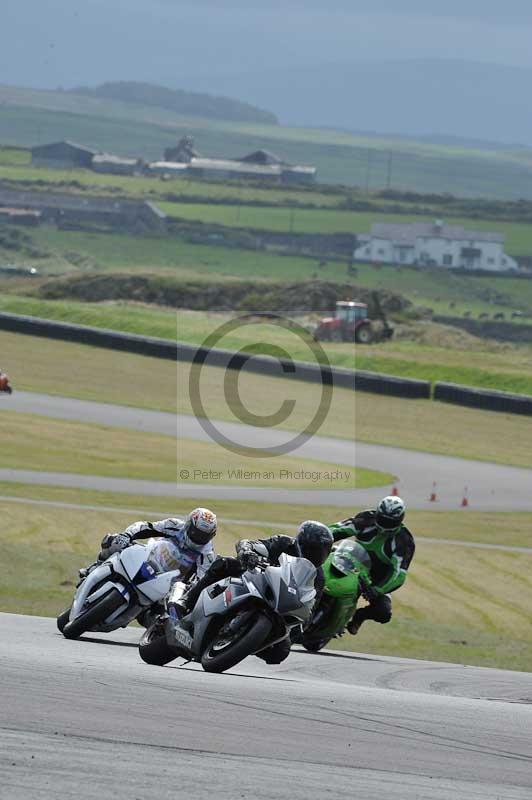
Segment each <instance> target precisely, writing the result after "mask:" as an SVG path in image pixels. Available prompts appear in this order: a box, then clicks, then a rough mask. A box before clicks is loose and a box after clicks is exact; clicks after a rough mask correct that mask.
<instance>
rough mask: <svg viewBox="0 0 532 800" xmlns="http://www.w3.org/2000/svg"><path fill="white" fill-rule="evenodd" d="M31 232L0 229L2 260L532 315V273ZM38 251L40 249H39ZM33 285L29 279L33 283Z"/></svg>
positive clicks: (56, 270)
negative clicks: (19, 238) (370, 294)
mask: <svg viewBox="0 0 532 800" xmlns="http://www.w3.org/2000/svg"><path fill="white" fill-rule="evenodd" d="M214 208H216V207H214ZM222 208H223V207H222ZM232 210H234V207H233V209H232ZM270 210H272V209H270ZM297 213H301V212H299V211H298V212H297ZM323 213H325V212H323ZM522 227H526V226H522ZM4 230H7V231H12V230H13V228H12V227H11V228H6V229H4ZM529 230H530V231H532V226H529ZM0 233H1V231H0ZM24 236H27V237H28V242H27V244H24V243H21V244H20V245H19V249H13V248H11V249H7V248H6V247H5V246H4V247H2V243H1V236H0V260H5V261H6V262H7V263H22V264H31V265H32V266H35V267H36V268H37V269H38V270H39V271H40V272H41V273H42V274H43V275H46V274H67V273H70V272H73V273H80V272H88V273H89V274H91V273H92V272H94V271H95V270H98V271H107V270H112V271H115V272H128V273H129V272H132V271H142V272H152V273H153V272H155V273H160V274H161V275H165V276H168V277H169V276H175V277H176V278H178V279H195V280H204V281H208V280H211V279H212V280H232V279H248V280H255V281H259V282H262V281H270V280H273V281H277V282H279V281H290V282H295V281H309V280H312V279H316V278H319V279H320V280H327V281H338V282H342V283H346V282H347V283H353V285H354V287H356V286H360V287H367V288H370V289H385V290H389V291H392V292H398V293H400V294H402V295H404V296H405V297H406V298H407V299H409V300H410V301H411V302H412V303H414V305H416V306H422V307H425V308H427V307H428V308H432V309H433V310H434V311H435V312H436V313H439V314H447V315H456V316H460V317H461V316H463V314H464V313H465V312H466V311H469V312H470V313H471V314H472V316H473V317H477V316H478V315H479V314H481V313H487V314H488V315H489V316H490V317H492V316H493V314H495V313H503V314H505V316H506V318H507V319H510V317H511V313H512V312H513V311H515V310H520V311H522V312H523V313H524V314H525V315H530V316H532V279H528V280H527V279H524V278H522V279H519V278H512V277H508V276H504V275H493V276H478V275H462V274H460V275H459V274H455V273H452V272H448V271H446V270H445V271H443V270H437V269H415V268H407V267H400V268H399V267H392V266H383V267H379V268H377V267H375V266H371V265H365V264H359V265H357V273H356V275H349V274H348V272H347V265H346V264H345V263H342V262H336V261H326V262H325V263H324V264H322V265H321V266H318V264H319V260H318V259H313V258H302V257H298V256H292V255H287V256H284V255H279V254H275V253H269V252H265V251H251V250H239V249H235V248H229V247H220V246H218V247H216V246H208V245H197V244H191V243H188V242H184V241H182V240H180V239H174V238H169V237H157V236H132V235H129V234H117V233H114V234H111V233H108V234H106V233H88V232H81V231H58V230H56V229H54V228H51V227H42V228H38V229H31V230H30V231H28V230H25V231H24ZM34 251H38V252H39V253H40V254H41V256H40V257H39V258H35V257H32V256H31V253H32V252H34ZM0 281H1V287H2V289H3V290H4V291H6V290H7V291H10V289H12V287H14V286H15V287H16V286H18V284H16V282H15V280H14V279H12V278H10V279H9V280H8V279H6V278H3V277H2V275H1V274H0ZM32 285H33V284H32V283H31V282H29V283H28V287H29V288H31V286H32ZM353 292H356V288H354V289H353ZM523 319H525V320H526V316H525V317H523Z"/></svg>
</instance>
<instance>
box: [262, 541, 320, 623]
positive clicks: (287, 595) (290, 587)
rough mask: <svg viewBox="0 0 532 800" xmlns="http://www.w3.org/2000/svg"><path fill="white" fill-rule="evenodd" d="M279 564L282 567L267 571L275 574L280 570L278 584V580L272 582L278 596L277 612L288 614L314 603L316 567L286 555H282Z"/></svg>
mask: <svg viewBox="0 0 532 800" xmlns="http://www.w3.org/2000/svg"><path fill="white" fill-rule="evenodd" d="M279 562H280V567H277V568H276V567H270V569H269V570H268V571H267V572H268V573H270V571H271V572H272V573H273V572H274V571H277V570H278V576H276V577H278V579H279V580H278V583H277V581H276V580H274V581H272V587H273V588H274V590H275V591H276V595H277V610H278V611H279V612H280V613H281V614H286V613H290V612H293V611H296V610H297V609H300V608H301V607H302V606H304V605H306V604H309V603H312V602H313V601H314V599H315V597H316V589H315V588H314V581H315V578H316V567H315V566H314V565H313V564H311V562H310V561H307V559H306V558H295V557H293V556H287V555H285V554H282V555H281V557H280V559H279ZM272 578H273V575H272ZM275 583H277V586H276V585H274V584H275Z"/></svg>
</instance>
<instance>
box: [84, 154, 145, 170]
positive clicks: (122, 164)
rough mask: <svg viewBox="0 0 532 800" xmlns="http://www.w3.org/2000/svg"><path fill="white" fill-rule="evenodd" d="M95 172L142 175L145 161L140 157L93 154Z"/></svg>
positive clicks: (92, 164)
mask: <svg viewBox="0 0 532 800" xmlns="http://www.w3.org/2000/svg"><path fill="white" fill-rule="evenodd" d="M91 166H92V169H93V170H94V171H95V172H103V173H107V174H109V175H140V174H141V173H142V171H143V161H142V160H141V159H138V158H120V157H119V156H113V155H111V154H110V153H101V154H98V155H95V156H93V158H92V161H91Z"/></svg>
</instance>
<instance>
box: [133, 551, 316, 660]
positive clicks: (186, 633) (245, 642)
mask: <svg viewBox="0 0 532 800" xmlns="http://www.w3.org/2000/svg"><path fill="white" fill-rule="evenodd" d="M315 577H316V568H315V567H314V565H313V564H311V562H310V561H308V560H307V559H306V558H296V557H295V556H289V555H287V554H286V553H283V554H282V555H281V556H280V557H279V566H272V565H271V564H270V563H269V562H268V561H267V560H266V559H260V560H259V563H258V565H257V566H256V567H255V568H253V569H248V570H247V571H246V572H244V573H243V575H242V576H241V577H240V578H224V579H223V580H221V581H218V582H217V583H214V584H213V585H212V586H209V587H207V588H206V589H204V590H203V592H202V593H201V595H200V596H199V598H198V602H197V603H196V605H195V606H194V608H193V609H192V611H191V612H190V613H189V614H188V615H187V616H185V617H183V618H181V619H179V618H178V616H177V614H176V612H175V605H174V604H175V602H176V601H178V600H179V599H180V598H181V596H182V594H183V591H184V589H185V584H183V583H181V582H177V583H175V584H174V586H173V587H172V590H171V592H170V595H169V597H168V598H167V604H166V605H167V613H165V614H162V615H161V616H160V617H159V618H158V619H157V620H156V621H155V622H154V623H153V624H152V625H151V626H150V627H149V628H148V629H147V630H146V631H145V633H144V635H143V636H142V639H141V640H140V644H139V653H140V657H141V658H142V660H143V661H145V662H146V663H148V664H158V665H159V666H162V665H163V664H167V663H168V662H169V661H173V660H174V659H175V658H178V657H182V658H185V659H187V660H189V661H198V662H200V663H201V665H202V667H203V669H204V670H206V671H207V672H224V671H225V670H226V669H230V668H231V667H234V666H235V664H238V663H239V662H240V661H242V660H243V659H244V658H246V657H247V656H249V655H252V654H256V653H259V652H260V651H261V650H265V649H266V648H268V647H271V646H272V645H274V644H276V642H279V641H281V640H282V639H284V638H285V637H286V636H287V635H289V633H290V630H291V629H292V628H293V627H294V626H296V625H297V626H300V625H304V624H305V623H307V622H308V621H309V620H310V618H311V615H312V608H313V606H314V603H315V600H316V589H315V588H314V580H315Z"/></svg>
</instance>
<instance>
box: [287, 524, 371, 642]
mask: <svg viewBox="0 0 532 800" xmlns="http://www.w3.org/2000/svg"><path fill="white" fill-rule="evenodd" d="M370 567H371V561H370V557H369V555H368V553H367V552H366V550H364V548H363V547H362V545H360V544H359V543H358V542H357V541H355V540H354V539H344V540H343V541H342V542H340V543H339V544H338V545H337V546H335V547H334V548H333V550H332V552H331V554H330V556H329V557H328V559H327V561H325V563H324V564H323V574H324V576H325V588H324V590H323V594H322V596H321V600H320V602H319V604H318V606H317V607H316V608H315V609H314V613H313V615H312V619H311V621H310V622H309V624H308V625H307V626H306V627H305V628H304V629H303V630H301V628H296V629H295V630H294V632H293V633H292V637H291V639H292V643H293V644H302V645H303V647H304V648H305V649H306V650H308V651H309V652H311V653H317V652H318V650H321V649H322V648H323V647H325V645H326V644H327V643H328V642H329V641H330V639H332V638H333V637H335V636H340V635H341V634H342V633H343V632H344V630H345V627H346V625H347V623H348V622H349V620H350V619H351V617H352V616H353V613H354V611H355V609H356V606H357V602H358V599H359V597H360V596H361V594H362V590H363V587H364V584H371V578H370V574H369V572H370Z"/></svg>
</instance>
